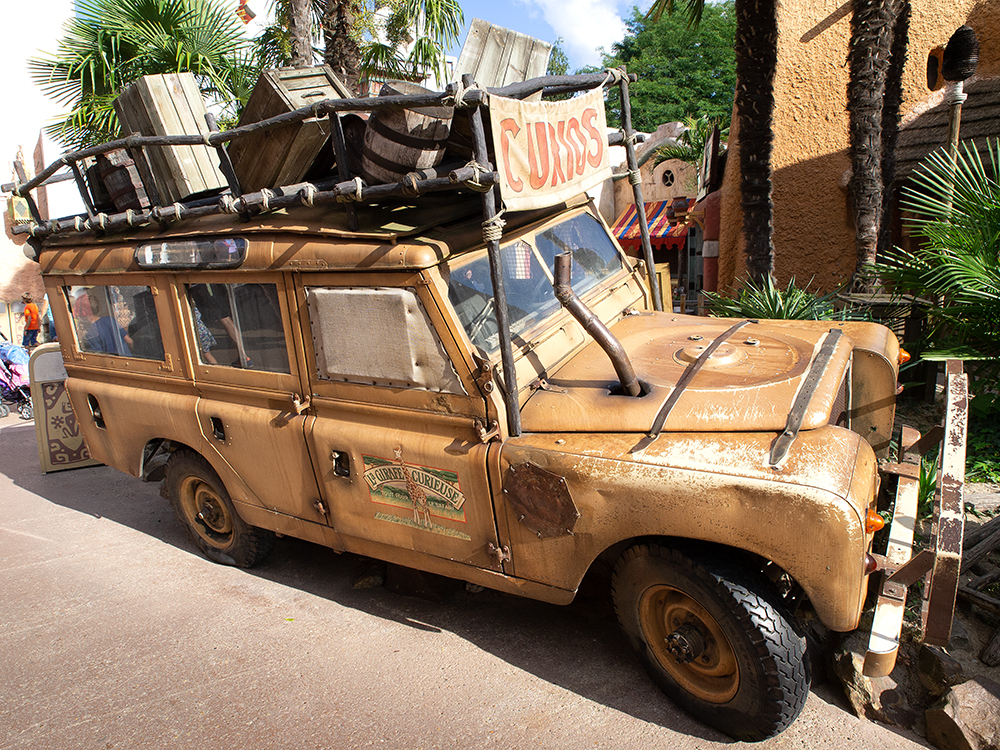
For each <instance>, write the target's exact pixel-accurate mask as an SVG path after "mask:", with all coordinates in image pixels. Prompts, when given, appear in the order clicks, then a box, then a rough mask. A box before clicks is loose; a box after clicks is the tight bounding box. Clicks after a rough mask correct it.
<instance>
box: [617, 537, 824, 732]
mask: <svg viewBox="0 0 1000 750" xmlns="http://www.w3.org/2000/svg"><path fill="white" fill-rule="evenodd" d="M612 590H613V595H614V601H615V611H616V613H617V615H618V621H619V622H620V623H621V626H622V629H623V630H624V631H625V634H626V635H627V636H628V638H629V640H630V641H631V643H632V646H633V648H635V650H636V652H637V653H638V654H639V657H640V658H641V660H642V662H643V663H644V665H645V667H646V669H647V671H648V672H649V673H650V675H652V677H653V679H654V680H655V681H656V682H657V683H658V684H659V685H660V687H661V688H662V689H663V691H664V692H665V693H666V694H667V695H668V696H670V698H671V699H672V700H673V701H674V702H676V703H677V704H678V705H680V706H681V707H683V708H684V709H685V710H686V711H688V712H689V713H691V714H692V715H694V716H696V717H697V718H699V719H700V720H701V721H703V722H705V723H706V724H708V725H709V726H712V727H714V728H716V729H718V730H719V731H721V732H724V733H726V734H728V735H729V736H730V737H733V738H735V739H738V740H745V741H751V742H754V741H758V740H763V739H767V738H768V737H772V736H774V735H776V734H778V733H779V732H781V731H782V730H784V729H785V728H786V727H788V725H789V724H791V723H792V722H793V721H794V720H795V717H797V716H798V715H799V712H800V711H801V710H802V706H803V705H804V704H805V701H806V697H807V696H808V694H809V683H810V666H809V660H808V658H807V655H806V640H805V638H804V637H802V636H801V635H800V634H799V633H797V632H796V630H795V628H794V627H792V624H791V622H790V621H789V619H788V618H787V617H786V616H785V615H784V614H783V613H782V611H781V608H780V607H779V606H778V604H777V602H778V601H779V600H780V597H779V596H778V594H777V592H775V591H774V588H773V586H771V584H770V583H769V582H768V581H767V579H765V578H764V577H763V576H761V575H755V574H753V573H752V572H751V571H747V570H743V569H741V568H737V567H736V566H734V565H728V566H727V565H724V564H716V563H712V562H708V561H698V560H695V559H692V558H690V557H688V556H686V555H685V554H683V553H682V552H680V551H678V550H675V549H670V548H667V547H661V546H659V545H638V546H635V547H632V548H631V549H629V550H627V551H626V552H625V553H624V554H623V555H622V557H621V558H620V559H619V561H618V563H617V565H616V566H615V572H614V577H613V580H612Z"/></svg>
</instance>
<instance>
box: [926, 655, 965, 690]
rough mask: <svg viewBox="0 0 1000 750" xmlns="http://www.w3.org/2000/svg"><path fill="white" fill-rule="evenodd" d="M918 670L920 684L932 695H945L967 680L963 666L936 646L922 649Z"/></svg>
mask: <svg viewBox="0 0 1000 750" xmlns="http://www.w3.org/2000/svg"><path fill="white" fill-rule="evenodd" d="M917 669H918V674H919V677H920V684H921V685H923V686H924V687H925V688H927V690H928V691H930V693H931V694H932V695H944V694H945V692H947V690H948V689H949V688H951V687H953V686H954V685H958V684H959V683H961V682H963V681H964V680H965V673H964V671H963V670H962V665H961V664H959V662H958V661H957V660H956V659H953V658H952V657H951V656H949V655H948V654H947V653H946V652H944V651H943V650H941V649H940V648H937V647H935V646H927V645H923V646H921V647H920V651H919V653H918V655H917Z"/></svg>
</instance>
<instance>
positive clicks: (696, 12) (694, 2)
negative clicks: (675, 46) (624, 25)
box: [646, 0, 705, 26]
mask: <svg viewBox="0 0 1000 750" xmlns="http://www.w3.org/2000/svg"><path fill="white" fill-rule="evenodd" d="M676 10H677V2H676V0H656V2H655V3H653V7H652V8H650V9H649V12H648V13H646V17H647V18H652V19H653V20H654V21H659V20H660V16H662V15H663V12H664V11H666V12H667V13H668V14H673V13H674V11H676ZM684 12H685V14H686V15H687V17H688V26H697V25H698V24H700V23H701V17H702V14H704V12H705V0H686V7H685V8H684Z"/></svg>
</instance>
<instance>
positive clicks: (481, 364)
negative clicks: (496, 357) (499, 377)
mask: <svg viewBox="0 0 1000 750" xmlns="http://www.w3.org/2000/svg"><path fill="white" fill-rule="evenodd" d="M472 358H473V359H474V360H475V362H476V368H477V369H476V372H475V374H474V375H473V377H474V378H475V380H476V385H478V386H479V387H480V388H481V389H482V391H483V393H493V387H494V386H493V363H492V362H490V361H489V360H488V359H483V358H482V357H479V356H477V355H475V354H473V355H472Z"/></svg>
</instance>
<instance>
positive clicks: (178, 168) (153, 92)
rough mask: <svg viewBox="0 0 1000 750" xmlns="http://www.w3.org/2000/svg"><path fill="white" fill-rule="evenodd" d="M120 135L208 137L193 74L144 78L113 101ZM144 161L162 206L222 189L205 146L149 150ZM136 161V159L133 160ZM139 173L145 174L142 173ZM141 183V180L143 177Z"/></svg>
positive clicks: (222, 181)
mask: <svg viewBox="0 0 1000 750" xmlns="http://www.w3.org/2000/svg"><path fill="white" fill-rule="evenodd" d="M115 111H116V112H117V113H118V118H119V119H120V120H121V123H122V129H123V131H124V132H125V133H139V134H141V135H198V134H201V133H207V132H208V125H206V124H205V102H204V101H203V100H202V97H201V92H200V91H199V90H198V86H197V84H196V83H195V80H194V75H193V74H192V73H169V74H166V75H152V76H145V77H144V78H141V79H140V80H138V81H136V82H135V83H132V84H130V85H129V86H128V87H127V88H126V89H125V90H124V91H123V92H122V93H121V95H120V96H119V97H118V98H117V99H116V100H115ZM144 155H145V158H146V161H147V163H148V166H149V170H150V172H151V173H152V177H153V181H154V183H155V187H156V192H157V194H158V198H159V200H160V202H161V203H173V202H175V201H180V200H184V199H185V198H187V197H188V196H191V195H195V194H198V193H203V192H205V191H209V190H216V189H218V188H221V187H225V185H226V178H225V177H223V175H222V173H221V172H220V171H219V167H218V161H219V157H218V154H217V153H216V152H215V150H214V149H211V148H209V147H208V146H154V147H150V148H148V149H146V151H145V153H144ZM135 156H137V155H135ZM137 166H140V172H142V171H144V170H142V169H141V166H144V165H138V164H137ZM143 177H144V179H145V178H146V175H143Z"/></svg>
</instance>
